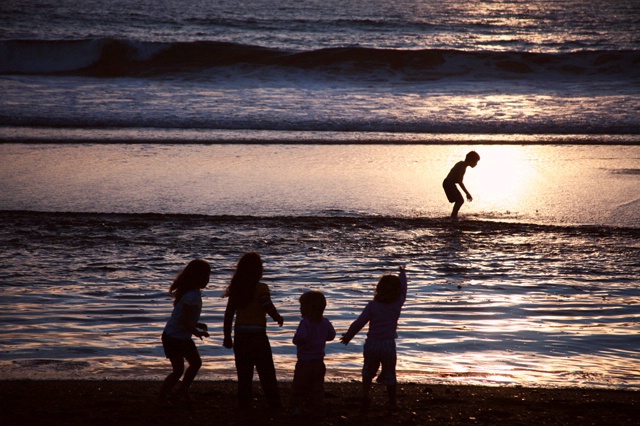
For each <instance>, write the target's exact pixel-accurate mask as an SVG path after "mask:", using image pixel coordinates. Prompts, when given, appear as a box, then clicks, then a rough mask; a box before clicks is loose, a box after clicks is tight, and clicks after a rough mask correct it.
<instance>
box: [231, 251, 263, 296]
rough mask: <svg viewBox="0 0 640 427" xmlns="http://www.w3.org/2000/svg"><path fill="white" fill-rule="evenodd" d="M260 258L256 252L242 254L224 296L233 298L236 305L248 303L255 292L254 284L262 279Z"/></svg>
mask: <svg viewBox="0 0 640 427" xmlns="http://www.w3.org/2000/svg"><path fill="white" fill-rule="evenodd" d="M262 273H263V268H262V259H261V258H260V255H259V254H258V253H257V252H248V253H246V254H244V255H243V256H242V257H241V258H240V261H238V265H237V267H236V271H235V273H234V274H233V277H232V278H231V284H230V285H229V287H228V288H227V290H226V291H225V293H224V296H227V297H230V298H233V302H234V304H235V305H236V307H239V308H244V307H246V306H247V304H249V302H250V301H251V299H252V298H253V295H254V294H255V292H256V286H257V285H258V282H260V279H262Z"/></svg>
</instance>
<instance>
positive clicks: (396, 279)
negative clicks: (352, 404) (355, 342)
mask: <svg viewBox="0 0 640 427" xmlns="http://www.w3.org/2000/svg"><path fill="white" fill-rule="evenodd" d="M406 298H407V275H406V273H405V270H404V267H400V274H399V275H398V276H396V275H394V274H387V275H384V276H382V278H381V279H380V281H379V282H378V285H377V287H376V293H375V296H374V297H373V301H370V302H369V303H368V304H367V306H366V307H365V308H364V310H363V311H362V314H360V316H359V317H358V318H357V319H356V321H355V322H353V323H352V324H351V326H350V327H349V330H348V331H347V333H346V334H344V335H343V337H342V338H341V339H340V341H341V342H342V343H343V344H344V345H347V344H348V343H349V341H351V339H352V338H353V337H354V336H355V335H356V334H357V333H358V332H359V331H360V330H361V329H362V328H363V327H364V325H366V324H367V323H369V332H367V339H366V340H365V343H364V350H363V354H364V365H363V366H362V400H363V402H362V403H363V407H364V408H366V407H368V406H369V405H370V403H371V400H370V399H369V392H370V390H371V383H372V381H373V377H375V376H376V374H377V373H378V368H380V365H382V370H381V372H380V375H378V379H377V381H378V382H379V383H382V384H384V385H386V386H387V394H388V398H389V409H390V410H394V409H395V408H396V383H397V379H396V360H397V356H396V341H395V339H396V337H397V335H398V334H397V332H396V330H397V328H398V319H399V318H400V311H401V310H402V306H403V304H404V301H405V300H406Z"/></svg>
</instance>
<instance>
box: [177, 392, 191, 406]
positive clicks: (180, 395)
mask: <svg viewBox="0 0 640 427" xmlns="http://www.w3.org/2000/svg"><path fill="white" fill-rule="evenodd" d="M173 400H174V401H175V402H179V403H183V404H186V405H192V404H194V403H196V401H195V400H194V399H193V397H191V395H190V394H189V391H187V390H178V391H177V392H176V393H175V394H174V395H173Z"/></svg>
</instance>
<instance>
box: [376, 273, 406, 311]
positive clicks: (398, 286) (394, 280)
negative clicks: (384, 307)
mask: <svg viewBox="0 0 640 427" xmlns="http://www.w3.org/2000/svg"><path fill="white" fill-rule="evenodd" d="M401 293H402V283H400V278H399V277H398V276H396V275H395V274H385V275H384V276H382V278H381V279H380V281H379V282H378V286H376V293H375V295H374V296H373V299H374V300H375V301H378V302H382V303H385V304H388V303H392V302H394V301H397V300H398V298H400V294H401Z"/></svg>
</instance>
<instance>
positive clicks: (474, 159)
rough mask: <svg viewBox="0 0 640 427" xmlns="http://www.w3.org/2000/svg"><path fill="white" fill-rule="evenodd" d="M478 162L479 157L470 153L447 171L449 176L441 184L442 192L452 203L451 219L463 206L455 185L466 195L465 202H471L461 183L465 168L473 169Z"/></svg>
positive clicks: (471, 198) (460, 195) (455, 217)
mask: <svg viewBox="0 0 640 427" xmlns="http://www.w3.org/2000/svg"><path fill="white" fill-rule="evenodd" d="M479 161H480V156H479V155H478V153H476V152H475V151H470V152H469V153H467V157H466V158H465V159H464V161H462V162H458V163H456V164H455V165H454V166H453V167H452V168H451V171H449V175H447V177H446V178H445V179H444V181H443V182H442V187H443V188H444V192H445V194H446V195H447V199H449V202H450V203H453V204H454V205H453V211H452V212H451V218H452V219H457V218H458V211H459V210H460V208H461V207H462V205H463V204H464V198H463V197H462V194H461V193H460V190H458V187H456V184H458V185H459V186H460V188H462V190H463V191H464V192H465V194H466V195H467V200H469V201H470V202H471V201H472V200H473V197H471V193H469V192H468V191H467V188H466V187H465V186H464V183H463V182H462V181H463V179H464V173H465V172H466V171H467V166H471V167H472V168H475V167H476V165H477V164H478V162H479Z"/></svg>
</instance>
